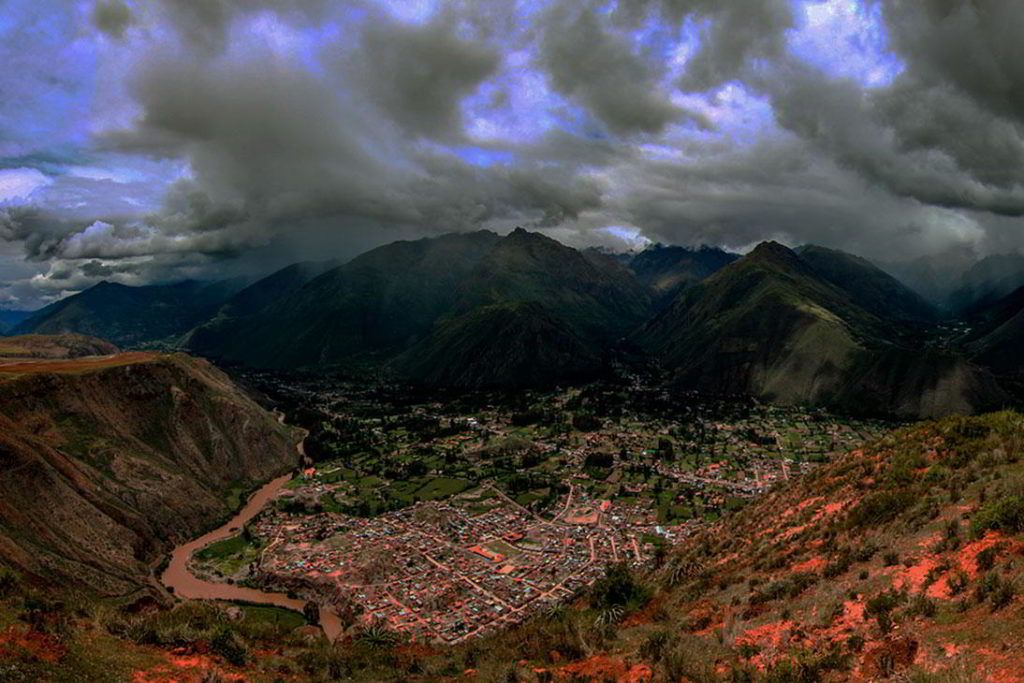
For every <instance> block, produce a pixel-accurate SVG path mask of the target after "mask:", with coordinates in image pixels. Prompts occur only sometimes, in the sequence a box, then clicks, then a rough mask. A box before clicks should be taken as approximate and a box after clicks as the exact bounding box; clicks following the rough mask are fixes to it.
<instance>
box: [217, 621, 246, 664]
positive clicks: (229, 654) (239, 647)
mask: <svg viewBox="0 0 1024 683" xmlns="http://www.w3.org/2000/svg"><path fill="white" fill-rule="evenodd" d="M210 650H211V651H212V652H213V653H214V654H217V655H220V656H221V657H223V658H224V659H225V660H226V661H227V662H228V663H229V664H233V665H235V666H242V665H243V664H245V660H246V655H247V652H246V650H245V646H244V645H243V644H242V643H241V642H239V640H238V638H237V637H236V636H235V634H234V632H233V631H231V629H229V628H227V627H223V628H221V629H220V630H218V631H217V634H216V635H214V637H213V639H212V640H210Z"/></svg>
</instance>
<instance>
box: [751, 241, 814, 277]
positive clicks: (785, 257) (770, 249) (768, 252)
mask: <svg viewBox="0 0 1024 683" xmlns="http://www.w3.org/2000/svg"><path fill="white" fill-rule="evenodd" d="M747 258H748V259H750V260H752V261H755V262H759V263H769V264H775V265H777V266H782V267H785V268H788V269H799V270H807V264H806V263H805V262H804V261H803V259H801V258H800V255H799V254H797V253H796V252H795V251H793V250H792V249H790V248H789V247H787V246H785V245H783V244H779V243H778V242H775V241H774V240H769V241H767V242H761V243H760V244H759V245H757V246H756V247H754V250H753V251H752V252H750V253H749V254H748V255H747Z"/></svg>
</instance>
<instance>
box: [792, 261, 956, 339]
mask: <svg viewBox="0 0 1024 683" xmlns="http://www.w3.org/2000/svg"><path fill="white" fill-rule="evenodd" d="M796 252H797V254H799V255H800V259H801V260H802V261H803V262H804V263H806V264H807V265H809V266H810V267H811V268H812V269H813V270H814V272H815V273H817V274H818V275H819V276H821V277H822V278H824V279H825V280H828V281H829V282H830V283H832V284H833V285H835V286H836V287H838V288H840V289H842V290H843V291H844V292H846V293H847V294H848V295H849V296H850V299H851V300H852V301H853V302H854V303H855V304H857V305H858V306H860V307H861V308H863V309H864V310H866V311H868V312H870V313H873V314H874V315H876V316H878V317H880V318H890V319H894V320H905V321H912V322H934V321H935V320H937V319H938V318H939V312H938V310H936V308H935V307H934V306H932V305H931V304H929V303H928V302H927V301H925V300H924V298H922V297H921V296H920V295H919V294H917V293H916V292H914V291H913V290H912V289H910V288H909V287H907V286H906V285H904V284H903V283H902V282H900V281H899V280H897V279H896V278H894V277H893V276H891V275H889V274H888V273H886V272H885V271H883V270H882V269H880V268H878V267H877V266H875V265H874V264H872V263H871V262H869V261H867V260H866V259H862V258H860V257H859V256H854V255H853V254H847V253H845V252H842V251H837V250H835V249H826V248H825V247H819V246H815V245H808V246H804V247H800V248H799V249H797V250H796Z"/></svg>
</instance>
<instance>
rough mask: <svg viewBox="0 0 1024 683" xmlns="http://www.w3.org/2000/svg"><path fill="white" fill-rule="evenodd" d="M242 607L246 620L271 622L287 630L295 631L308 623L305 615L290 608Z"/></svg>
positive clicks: (263, 622)
mask: <svg viewBox="0 0 1024 683" xmlns="http://www.w3.org/2000/svg"><path fill="white" fill-rule="evenodd" d="M241 608H242V612H244V614H245V619H246V620H249V621H252V622H254V623H258V624H269V625H271V626H276V627H279V628H282V629H284V630H286V631H294V630H295V629H297V628H299V627H300V626H304V625H305V624H306V618H305V617H304V616H302V615H301V614H299V613H298V612H293V611H292V610H290V609H284V608H281V607H264V606H262V605H241Z"/></svg>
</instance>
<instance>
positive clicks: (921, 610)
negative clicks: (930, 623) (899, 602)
mask: <svg viewBox="0 0 1024 683" xmlns="http://www.w3.org/2000/svg"><path fill="white" fill-rule="evenodd" d="M937 612H938V608H937V607H936V605H935V601H934V600H932V599H930V598H928V597H927V596H925V595H915V596H914V597H913V598H912V599H911V601H910V604H909V605H907V609H906V613H907V616H910V617H925V618H928V619H931V618H932V617H934V616H935V615H936V613H937Z"/></svg>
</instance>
